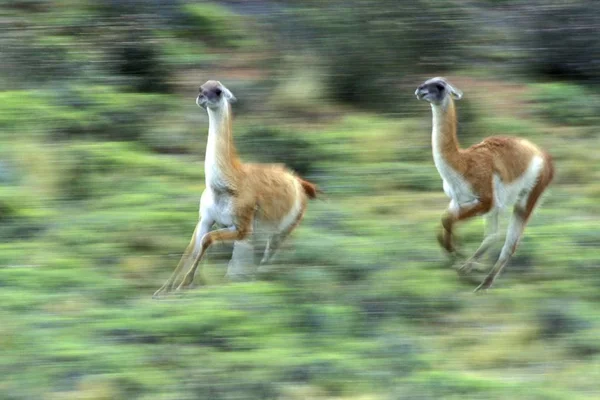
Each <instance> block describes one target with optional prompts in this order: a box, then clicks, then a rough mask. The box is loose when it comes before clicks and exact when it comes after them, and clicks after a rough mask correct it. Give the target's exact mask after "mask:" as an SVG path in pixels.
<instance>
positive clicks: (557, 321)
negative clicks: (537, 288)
mask: <svg viewBox="0 0 600 400" xmlns="http://www.w3.org/2000/svg"><path fill="white" fill-rule="evenodd" d="M537 318H538V324H539V326H540V328H539V329H540V330H539V333H540V336H541V337H543V338H555V337H558V336H561V335H565V334H569V333H573V332H577V331H579V330H581V329H583V328H585V327H586V323H585V322H584V321H582V320H580V319H578V318H576V317H574V316H573V315H570V314H569V312H568V309H566V308H565V307H564V305H559V304H554V305H550V306H548V307H546V308H545V309H544V310H542V311H541V312H540V313H539V314H538V316H537Z"/></svg>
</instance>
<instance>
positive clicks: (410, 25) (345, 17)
mask: <svg viewBox="0 0 600 400" xmlns="http://www.w3.org/2000/svg"><path fill="white" fill-rule="evenodd" d="M311 6H312V7H306V8H300V9H299V11H298V14H299V17H298V18H299V19H300V20H301V21H303V24H306V26H307V29H306V31H302V32H296V35H297V36H298V41H302V42H305V41H306V39H307V38H308V39H312V42H311V43H312V45H313V46H314V47H315V48H316V49H317V51H318V52H319V53H320V55H321V56H322V57H321V61H322V63H323V64H324V68H325V71H326V73H325V78H324V79H325V80H326V85H327V87H328V95H329V97H330V98H333V99H335V100H339V101H344V102H348V103H354V104H360V105H361V106H365V107H369V108H380V109H393V108H396V109H397V108H398V105H397V104H395V103H396V102H397V101H398V99H401V98H405V99H408V96H409V95H412V92H406V90H404V89H403V88H401V87H400V86H399V84H400V83H401V81H402V79H403V78H404V77H405V76H407V75H411V74H423V73H426V72H432V71H436V73H439V72H441V71H448V70H451V69H453V68H455V67H456V65H457V63H458V60H459V59H460V57H461V54H462V49H463V48H462V42H463V41H464V40H465V38H466V36H467V27H468V26H467V25H468V24H466V23H465V21H466V20H467V18H468V17H467V16H466V15H465V14H466V13H467V11H468V10H466V9H463V8H461V7H459V6H458V5H457V3H454V2H452V1H448V0H444V1H430V0H418V1H414V2H410V3H403V4H402V6H401V7H399V6H398V4H397V2H396V1H394V0H384V1H374V0H351V1H329V2H323V3H321V4H319V5H318V6H315V5H314V4H311ZM286 22H288V23H289V21H286ZM290 25H293V24H290ZM289 29H292V30H293V29H296V30H298V29H297V28H296V27H295V26H291V27H289V28H288V30H289ZM309 31H310V33H309ZM413 90H414V88H413ZM405 92H406V93H405ZM403 96H404V97H403Z"/></svg>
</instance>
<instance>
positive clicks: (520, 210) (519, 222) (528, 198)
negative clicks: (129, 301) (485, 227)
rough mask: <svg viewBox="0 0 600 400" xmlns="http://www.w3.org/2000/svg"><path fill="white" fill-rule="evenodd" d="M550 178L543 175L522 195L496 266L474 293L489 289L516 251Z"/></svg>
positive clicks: (548, 175)
mask: <svg viewBox="0 0 600 400" xmlns="http://www.w3.org/2000/svg"><path fill="white" fill-rule="evenodd" d="M551 178H552V175H551V174H548V173H544V174H543V175H542V176H541V177H540V179H539V181H538V183H537V184H536V185H535V186H534V188H533V190H532V191H531V192H530V193H529V194H527V195H524V196H523V197H522V198H521V199H520V200H519V201H518V202H517V204H516V205H515V208H514V211H513V215H512V218H511V221H510V224H509V226H508V232H507V234H506V240H505V242H504V247H502V251H501V253H500V257H499V258H498V261H496V264H495V265H494V267H493V268H492V270H491V271H490V273H489V274H488V276H486V277H485V279H484V280H483V282H482V283H481V285H479V286H478V287H477V288H476V289H475V292H477V291H479V290H482V289H489V288H490V287H491V286H492V284H493V283H494V279H496V277H497V276H498V274H500V272H502V269H503V268H504V267H505V266H506V264H507V263H508V261H509V260H510V258H511V257H512V255H513V254H514V253H515V250H517V246H518V245H519V240H520V239H521V235H522V234H523V230H524V229H525V225H527V221H528V220H529V217H531V214H532V212H533V209H534V207H535V204H536V203H537V201H538V199H539V198H540V196H541V195H542V193H543V192H544V190H545V189H546V187H547V186H548V184H549V183H550V181H551Z"/></svg>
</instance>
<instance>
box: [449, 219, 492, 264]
mask: <svg viewBox="0 0 600 400" xmlns="http://www.w3.org/2000/svg"><path fill="white" fill-rule="evenodd" d="M496 240H498V211H497V210H492V211H491V212H490V213H489V214H488V215H486V219H485V238H484V239H483V241H482V242H481V245H480V246H479V248H478V249H477V250H476V251H475V254H473V255H472V256H471V258H469V259H468V260H467V261H466V262H465V263H464V264H463V265H462V266H461V267H460V268H459V269H458V273H459V274H468V273H469V272H471V270H472V269H473V267H475V266H476V265H478V264H479V263H478V261H479V259H480V258H481V257H482V256H483V255H484V254H485V253H486V251H488V249H489V248H490V246H491V245H492V244H494V243H495V242H496Z"/></svg>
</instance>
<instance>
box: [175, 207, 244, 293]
mask: <svg viewBox="0 0 600 400" xmlns="http://www.w3.org/2000/svg"><path fill="white" fill-rule="evenodd" d="M244 211H245V212H240V217H238V221H239V222H238V225H237V226H236V227H233V228H224V229H217V230H216V231H212V232H208V233H207V234H206V235H204V236H203V237H202V239H201V246H202V248H201V251H200V253H199V254H198V255H197V256H196V257H195V258H194V263H193V264H192V268H190V270H189V271H188V273H187V274H185V277H184V278H183V281H182V282H181V284H179V286H178V287H177V290H181V289H184V288H186V287H188V286H189V285H191V284H192V282H193V281H194V275H195V274H196V269H197V268H198V265H199V264H200V261H202V258H203V257H204V253H206V250H208V248H209V247H210V246H211V245H212V244H213V243H216V242H228V241H238V240H244V239H246V238H247V237H248V236H249V235H250V234H251V233H252V220H253V219H254V207H252V208H249V209H246V210H244Z"/></svg>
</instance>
